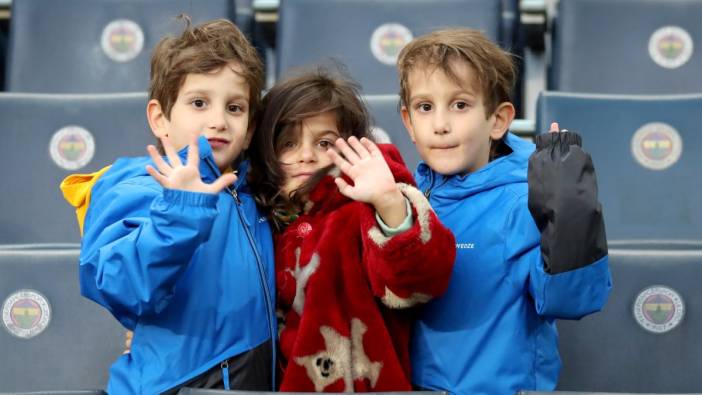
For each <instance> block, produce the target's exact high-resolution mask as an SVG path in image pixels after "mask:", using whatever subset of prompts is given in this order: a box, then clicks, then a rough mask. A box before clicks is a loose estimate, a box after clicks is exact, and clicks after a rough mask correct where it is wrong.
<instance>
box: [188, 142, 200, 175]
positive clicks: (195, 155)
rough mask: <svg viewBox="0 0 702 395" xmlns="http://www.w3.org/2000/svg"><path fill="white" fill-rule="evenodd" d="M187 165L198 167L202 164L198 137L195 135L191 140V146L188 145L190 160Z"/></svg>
mask: <svg viewBox="0 0 702 395" xmlns="http://www.w3.org/2000/svg"><path fill="white" fill-rule="evenodd" d="M186 163H187V164H188V165H190V166H195V167H197V166H198V164H199V163H200V147H199V146H198V144H197V135H193V136H192V137H191V138H190V145H188V160H187V162H186Z"/></svg>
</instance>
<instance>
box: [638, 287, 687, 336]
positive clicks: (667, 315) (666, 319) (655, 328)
mask: <svg viewBox="0 0 702 395" xmlns="http://www.w3.org/2000/svg"><path fill="white" fill-rule="evenodd" d="M684 316H685V305H684V303H683V301H682V298H681V297H680V295H679V294H678V293H677V292H675V291H674V290H673V289H671V288H668V287H666V286H662V285H657V286H652V287H648V288H646V289H644V290H643V291H641V292H640V293H639V295H638V296H637V297H636V301H635V302H634V317H635V318H636V322H638V323H639V325H641V327H642V328H644V329H646V330H647V331H649V332H653V333H665V332H668V331H670V330H673V329H674V328H675V327H676V326H678V325H679V324H680V322H681V321H682V319H683V317H684Z"/></svg>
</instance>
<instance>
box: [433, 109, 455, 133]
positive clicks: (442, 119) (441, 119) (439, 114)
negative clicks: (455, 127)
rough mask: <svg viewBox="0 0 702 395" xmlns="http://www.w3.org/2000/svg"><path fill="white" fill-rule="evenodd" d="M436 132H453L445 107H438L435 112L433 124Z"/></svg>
mask: <svg viewBox="0 0 702 395" xmlns="http://www.w3.org/2000/svg"><path fill="white" fill-rule="evenodd" d="M432 126H433V127H434V134H439V135H443V134H448V133H450V132H451V125H450V124H449V120H448V114H446V111H444V110H443V109H440V108H439V109H437V110H436V111H435V112H434V118H433V125H432Z"/></svg>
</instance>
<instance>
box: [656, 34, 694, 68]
mask: <svg viewBox="0 0 702 395" xmlns="http://www.w3.org/2000/svg"><path fill="white" fill-rule="evenodd" d="M693 47H694V44H693V41H692V38H691V37H690V34H689V33H688V32H687V31H685V30H684V29H682V28H680V27H677V26H665V27H662V28H660V29H658V30H656V31H655V32H654V33H653V34H652V35H651V38H650V39H649V40H648V54H649V55H650V56H651V59H653V61H654V62H656V64H657V65H659V66H661V67H665V68H667V69H676V68H678V67H680V66H682V65H684V64H685V63H687V61H688V60H690V58H691V57H692V52H693Z"/></svg>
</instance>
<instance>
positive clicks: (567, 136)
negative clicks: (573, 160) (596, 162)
mask: <svg viewBox="0 0 702 395" xmlns="http://www.w3.org/2000/svg"><path fill="white" fill-rule="evenodd" d="M534 142H535V143H536V150H537V151H538V150H542V149H544V148H551V149H555V148H556V147H565V148H567V147H569V146H571V145H577V146H578V147H582V146H583V142H582V138H581V137H580V135H579V134H577V133H575V132H558V133H550V132H549V133H544V134H539V135H536V138H535V139H534ZM562 150H563V148H562Z"/></svg>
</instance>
